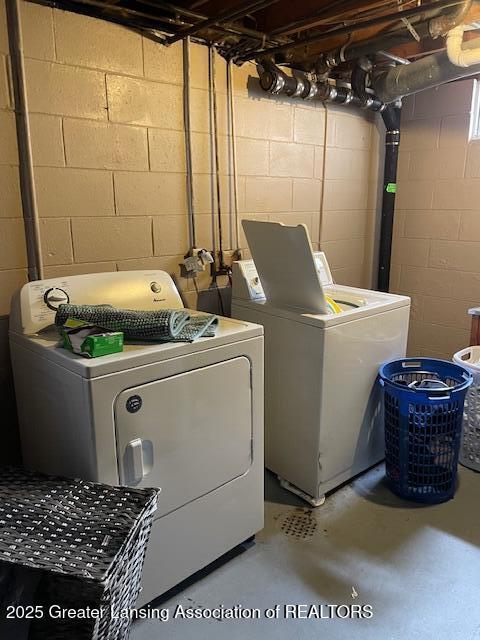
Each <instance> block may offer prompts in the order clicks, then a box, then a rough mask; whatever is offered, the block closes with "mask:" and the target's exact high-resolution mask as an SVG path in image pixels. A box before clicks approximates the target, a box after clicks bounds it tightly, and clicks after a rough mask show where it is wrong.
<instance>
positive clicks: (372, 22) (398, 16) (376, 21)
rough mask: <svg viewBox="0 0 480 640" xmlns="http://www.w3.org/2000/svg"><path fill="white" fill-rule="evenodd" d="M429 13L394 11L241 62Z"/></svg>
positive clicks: (447, 3) (444, 3)
mask: <svg viewBox="0 0 480 640" xmlns="http://www.w3.org/2000/svg"><path fill="white" fill-rule="evenodd" d="M459 4H463V2H458V0H457V1H455V0H437V2H435V3H432V5H431V6H430V10H431V9H432V8H434V9H442V8H446V7H452V6H457V5H459ZM425 11H427V9H426V7H425V6H419V7H418V6H417V7H412V8H411V9H404V10H403V11H394V12H392V13H387V14H385V15H383V16H378V17H377V18H370V19H368V20H362V21H358V22H355V23H354V24H349V25H346V26H343V27H335V28H334V29H329V30H327V31H323V32H322V33H319V34H315V35H313V36H310V37H308V38H302V39H299V40H297V41H295V42H292V43H287V44H283V45H281V46H278V47H270V48H268V49H264V50H262V51H253V52H250V53H248V54H245V55H244V56H239V57H238V60H239V61H247V60H252V59H253V58H259V57H261V56H265V55H268V56H274V55H277V54H278V53H285V52H288V51H291V50H293V49H297V48H299V47H306V46H307V45H310V44H317V43H318V42H322V41H323V40H327V39H328V38H331V37H333V36H341V35H349V34H350V33H355V32H356V31H359V30H360V29H366V28H368V27H373V26H376V25H380V24H385V23H387V22H393V21H398V20H402V19H403V18H410V17H412V16H417V15H420V14H422V13H425Z"/></svg>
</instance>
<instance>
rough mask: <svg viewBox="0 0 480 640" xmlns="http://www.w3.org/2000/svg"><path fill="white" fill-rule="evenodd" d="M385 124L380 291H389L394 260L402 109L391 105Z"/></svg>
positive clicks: (387, 109) (385, 115)
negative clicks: (394, 229) (394, 226)
mask: <svg viewBox="0 0 480 640" xmlns="http://www.w3.org/2000/svg"><path fill="white" fill-rule="evenodd" d="M382 117H383V121H384V123H385V127H386V129H387V131H386V138H385V164H384V169H383V200H382V217H381V227H380V248H379V259H378V289H379V291H388V289H389V285H390V264H391V258H392V235H393V221H394V215H395V194H396V192H397V166H398V150H399V145H400V108H399V107H396V106H394V105H389V106H388V107H387V108H386V109H385V110H384V111H383V112H382Z"/></svg>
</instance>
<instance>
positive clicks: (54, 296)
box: [43, 287, 70, 311]
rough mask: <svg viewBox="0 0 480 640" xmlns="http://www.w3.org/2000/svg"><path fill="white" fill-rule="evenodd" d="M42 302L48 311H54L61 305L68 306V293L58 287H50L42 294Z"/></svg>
mask: <svg viewBox="0 0 480 640" xmlns="http://www.w3.org/2000/svg"><path fill="white" fill-rule="evenodd" d="M43 300H44V302H45V304H46V305H47V307H48V308H49V309H52V311H56V310H57V309H58V307H59V306H60V305H61V304H68V303H69V302H70V298H69V297H68V293H67V292H66V291H64V290H63V289H59V288H58V287H52V288H51V289H48V290H47V291H45V293H44V294H43Z"/></svg>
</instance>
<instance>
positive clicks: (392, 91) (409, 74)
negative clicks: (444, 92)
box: [373, 52, 480, 103]
mask: <svg viewBox="0 0 480 640" xmlns="http://www.w3.org/2000/svg"><path fill="white" fill-rule="evenodd" d="M479 73H480V64H478V65H474V66H472V67H468V68H463V67H458V66H456V65H454V64H452V63H451V62H450V60H449V59H448V55H447V53H446V52H441V53H434V54H432V55H430V56H425V57H424V58H422V59H421V60H417V62H412V64H409V65H402V66H398V67H394V68H392V69H389V70H388V71H382V72H381V73H379V74H378V75H376V76H374V78H373V88H374V90H375V95H376V96H377V97H378V98H380V100H382V101H383V102H386V103H391V102H395V100H398V99H399V98H402V97H404V96H408V95H411V94H412V93H418V92H419V91H423V90H424V89H432V88H433V87H437V86H438V85H440V84H443V83H445V82H450V81H451V80H459V79H460V78H467V77H468V76H473V75H477V74H479Z"/></svg>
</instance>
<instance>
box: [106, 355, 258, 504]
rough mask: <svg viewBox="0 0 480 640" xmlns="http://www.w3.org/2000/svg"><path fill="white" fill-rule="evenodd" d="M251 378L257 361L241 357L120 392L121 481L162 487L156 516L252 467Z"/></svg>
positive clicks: (117, 403)
mask: <svg viewBox="0 0 480 640" xmlns="http://www.w3.org/2000/svg"><path fill="white" fill-rule="evenodd" d="M250 380H251V377H250V361H249V360H248V358H245V357H238V358H234V359H232V360H227V361H226V362H220V363H217V364H214V365H210V366H207V367H203V368H201V369H195V370H193V371H188V372H185V373H181V374H179V375H175V376H172V377H170V378H164V379H161V380H157V381H155V382H150V383H148V384H144V385H141V386H138V387H133V388H131V389H127V390H125V391H123V392H122V393H120V394H119V395H118V396H117V399H116V401H115V424H116V438H117V452H118V458H119V460H118V464H119V474H120V479H121V482H122V483H123V484H126V485H131V486H139V487H160V488H161V494H160V498H159V502H158V507H159V510H158V511H157V517H158V516H160V515H163V514H165V513H168V512H170V511H173V510H174V509H178V508H179V507H181V506H182V505H184V504H186V503H187V502H190V501H192V500H195V499H196V498H198V497H200V496H202V495H205V494H207V493H209V492H210V491H213V490H214V489H216V488H217V487H219V486H221V485H223V484H225V483H227V482H229V481H230V480H233V479H234V478H237V477H238V476H241V475H243V474H244V473H246V472H247V471H248V469H249V467H250V465H251V462H252V451H251V447H252V406H251V404H252V399H251V382H250Z"/></svg>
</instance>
